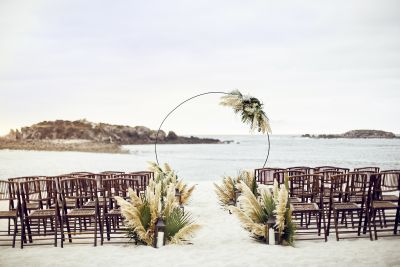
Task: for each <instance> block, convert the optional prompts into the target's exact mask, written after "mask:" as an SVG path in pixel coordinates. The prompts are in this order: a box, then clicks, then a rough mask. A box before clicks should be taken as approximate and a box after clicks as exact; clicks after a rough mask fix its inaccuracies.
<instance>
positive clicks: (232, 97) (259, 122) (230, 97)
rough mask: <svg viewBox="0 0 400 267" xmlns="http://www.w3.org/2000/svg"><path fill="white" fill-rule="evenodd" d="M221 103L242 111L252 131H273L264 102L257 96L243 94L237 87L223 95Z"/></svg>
mask: <svg viewBox="0 0 400 267" xmlns="http://www.w3.org/2000/svg"><path fill="white" fill-rule="evenodd" d="M220 104H221V105H223V106H229V107H232V109H233V111H234V112H235V113H240V114H241V119H242V122H243V123H247V124H250V131H255V130H257V131H258V132H262V133H266V132H271V127H270V124H269V119H268V117H267V115H266V114H265V112H264V111H263V104H262V103H261V102H260V100H258V99H257V98H255V97H252V96H247V95H243V94H242V93H241V92H240V91H239V90H237V89H236V90H233V91H232V92H230V93H229V94H227V95H224V96H222V97H221V102H220Z"/></svg>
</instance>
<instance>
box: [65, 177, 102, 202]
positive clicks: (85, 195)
mask: <svg viewBox="0 0 400 267" xmlns="http://www.w3.org/2000/svg"><path fill="white" fill-rule="evenodd" d="M60 189H61V199H62V202H63V207H64V208H66V200H67V199H69V200H75V201H76V208H82V207H83V206H84V204H85V203H86V202H88V201H94V202H95V207H96V208H97V207H98V196H97V192H98V191H97V181H96V180H95V179H92V178H67V179H63V180H61V181H60Z"/></svg>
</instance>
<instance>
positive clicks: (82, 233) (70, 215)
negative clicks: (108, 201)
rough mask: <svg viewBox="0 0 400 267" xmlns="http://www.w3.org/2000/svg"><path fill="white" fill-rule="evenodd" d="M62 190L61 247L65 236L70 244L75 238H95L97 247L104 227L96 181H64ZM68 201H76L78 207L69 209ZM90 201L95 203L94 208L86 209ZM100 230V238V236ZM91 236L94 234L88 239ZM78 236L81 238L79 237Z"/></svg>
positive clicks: (71, 179) (61, 184)
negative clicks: (77, 225) (72, 224)
mask: <svg viewBox="0 0 400 267" xmlns="http://www.w3.org/2000/svg"><path fill="white" fill-rule="evenodd" d="M60 190H61V202H62V208H61V211H62V220H61V221H62V222H61V247H63V246H64V240H65V235H68V240H69V243H72V239H73V238H74V239H91V238H94V246H97V238H99V237H100V238H101V236H102V234H103V227H102V222H101V211H100V206H99V200H98V195H97V194H98V190H97V182H96V180H95V179H91V178H68V179H63V180H61V181H60ZM67 199H74V200H75V201H76V202H75V203H76V207H75V208H74V209H71V210H68V209H67V202H66V200H67ZM89 201H93V202H94V207H93V208H87V207H86V208H85V207H84V206H85V204H86V203H87V202H89ZM77 221H78V222H79V230H78V229H77V227H76V222H77ZM72 222H73V223H74V225H75V227H74V231H71V223H72ZM82 224H83V225H82ZM65 227H66V231H65ZM99 229H100V236H98V230H99ZM91 234H93V237H90V236H89V237H88V235H91ZM78 235H79V237H77V236H78ZM72 237H73V238H72ZM75 243H77V242H75Z"/></svg>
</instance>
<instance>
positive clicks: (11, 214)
mask: <svg viewBox="0 0 400 267" xmlns="http://www.w3.org/2000/svg"><path fill="white" fill-rule="evenodd" d="M17 186H18V184H17V183H15V182H10V181H2V180H0V202H3V201H7V202H8V210H4V211H3V210H1V211H0V219H7V220H8V227H7V231H5V230H1V231H0V238H1V239H0V241H1V244H0V246H9V244H3V243H2V242H3V241H10V240H9V239H6V238H4V239H3V238H2V237H9V236H10V235H11V234H12V239H11V241H12V247H13V248H14V247H15V240H16V238H17V232H18V217H19V215H20V201H19V198H18V196H17V192H16V191H17ZM11 221H12V222H13V229H11Z"/></svg>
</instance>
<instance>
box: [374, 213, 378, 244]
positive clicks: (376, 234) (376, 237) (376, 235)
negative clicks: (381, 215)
mask: <svg viewBox="0 0 400 267" xmlns="http://www.w3.org/2000/svg"><path fill="white" fill-rule="evenodd" d="M373 216H374V221H373V222H374V232H375V240H377V239H378V232H377V231H376V210H374V214H373Z"/></svg>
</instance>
